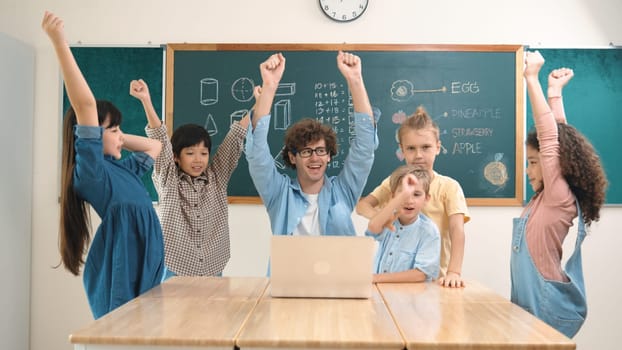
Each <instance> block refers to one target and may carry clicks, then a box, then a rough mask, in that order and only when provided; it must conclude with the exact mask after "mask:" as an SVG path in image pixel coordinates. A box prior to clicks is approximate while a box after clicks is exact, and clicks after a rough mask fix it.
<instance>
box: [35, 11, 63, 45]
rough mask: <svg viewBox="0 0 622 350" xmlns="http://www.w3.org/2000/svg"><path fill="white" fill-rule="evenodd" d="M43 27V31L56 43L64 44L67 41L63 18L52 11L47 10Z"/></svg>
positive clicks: (42, 22)
mask: <svg viewBox="0 0 622 350" xmlns="http://www.w3.org/2000/svg"><path fill="white" fill-rule="evenodd" d="M41 28H43V31H45V33H46V34H47V35H48V36H49V37H50V40H51V41H52V43H53V44H54V45H58V44H64V43H65V42H66V40H65V25H64V23H63V20H62V19H61V18H60V17H58V16H56V15H55V14H53V13H52V12H49V11H45V13H44V14H43V20H42V21H41Z"/></svg>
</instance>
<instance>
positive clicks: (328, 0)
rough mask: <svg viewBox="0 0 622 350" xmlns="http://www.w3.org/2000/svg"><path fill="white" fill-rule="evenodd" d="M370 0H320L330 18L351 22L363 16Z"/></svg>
mask: <svg viewBox="0 0 622 350" xmlns="http://www.w3.org/2000/svg"><path fill="white" fill-rule="evenodd" d="M368 2H369V0H320V8H321V9H322V12H324V14H325V15H326V16H328V18H330V19H332V20H334V21H337V22H350V21H354V20H355V19H357V18H359V17H361V15H362V14H363V12H365V10H366V9H367V3H368Z"/></svg>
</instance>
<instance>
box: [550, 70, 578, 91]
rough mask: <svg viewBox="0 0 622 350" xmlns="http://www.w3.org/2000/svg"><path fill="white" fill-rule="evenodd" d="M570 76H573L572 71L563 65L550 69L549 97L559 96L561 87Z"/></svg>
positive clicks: (566, 82)
mask: <svg viewBox="0 0 622 350" xmlns="http://www.w3.org/2000/svg"><path fill="white" fill-rule="evenodd" d="M572 77H574V72H573V71H572V69H570V68H565V67H563V68H558V69H554V70H553V71H551V73H550V74H549V87H548V94H549V97H555V96H561V94H562V89H563V88H564V86H566V84H568V82H569V81H570V79H572Z"/></svg>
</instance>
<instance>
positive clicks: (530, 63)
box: [523, 51, 544, 78]
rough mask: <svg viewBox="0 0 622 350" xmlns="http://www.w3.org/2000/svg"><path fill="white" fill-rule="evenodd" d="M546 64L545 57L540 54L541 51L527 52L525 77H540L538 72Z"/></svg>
mask: <svg viewBox="0 0 622 350" xmlns="http://www.w3.org/2000/svg"><path fill="white" fill-rule="evenodd" d="M542 65H544V57H542V55H541V54H540V52H539V51H532V52H529V51H528V52H526V53H525V70H524V72H523V75H524V76H525V78H533V77H536V78H537V77H538V73H539V72H540V68H542Z"/></svg>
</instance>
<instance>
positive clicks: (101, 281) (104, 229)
mask: <svg viewBox="0 0 622 350" xmlns="http://www.w3.org/2000/svg"><path fill="white" fill-rule="evenodd" d="M102 133H103V129H102V128H101V127H90V126H76V127H75V135H76V141H75V149H76V167H75V170H74V174H73V176H74V188H75V190H76V192H77V193H78V195H79V196H80V198H82V199H83V200H85V201H87V202H88V203H89V204H90V205H91V207H93V209H94V210H95V211H96V212H97V215H99V217H100V218H101V224H100V225H99V227H98V228H97V231H96V233H95V235H94V236H93V240H92V242H91V246H90V248H89V251H88V255H87V257H86V261H85V264H84V272H83V273H84V276H83V282H84V289H85V290H86V296H87V298H88V302H89V306H90V307H91V312H92V313H93V316H94V317H95V318H96V319H97V318H100V317H102V316H103V315H105V314H107V313H108V312H110V311H112V310H114V309H115V308H117V307H119V306H121V305H123V304H125V303H126V302H128V301H130V300H131V299H133V298H135V297H137V296H139V295H140V294H142V293H144V292H146V291H148V290H149V289H151V288H153V287H155V286H157V285H158V284H159V283H160V280H161V278H162V273H163V271H164V243H163V238H162V229H161V226H160V221H159V219H158V216H157V214H156V212H155V209H154V208H153V204H152V202H151V197H150V196H149V194H148V192H147V189H146V188H145V186H144V185H143V183H142V181H141V178H140V176H142V175H143V174H145V173H146V172H147V171H148V170H149V169H151V167H152V166H153V162H154V161H153V159H152V158H151V157H149V156H148V155H147V154H145V153H142V152H135V153H133V154H131V155H129V156H127V157H125V158H123V159H121V160H116V159H114V158H113V157H111V156H108V155H104V153H103V150H102V147H103V144H102Z"/></svg>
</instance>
